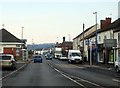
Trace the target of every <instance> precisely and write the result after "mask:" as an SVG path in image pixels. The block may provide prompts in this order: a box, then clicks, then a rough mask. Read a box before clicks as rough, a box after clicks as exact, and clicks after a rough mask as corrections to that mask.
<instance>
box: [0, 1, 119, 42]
mask: <svg viewBox="0 0 120 88" xmlns="http://www.w3.org/2000/svg"><path fill="white" fill-rule="evenodd" d="M88 1H89V2H88ZM118 1H119V0H109V1H105V0H100V1H96V0H91V1H90V0H20V1H19V0H0V19H1V21H0V25H1V26H0V29H2V24H4V25H5V27H4V28H5V29H7V30H8V31H9V32H11V33H12V34H14V35H15V36H16V37H18V38H20V39H21V30H22V28H21V27H24V29H23V32H24V36H23V37H24V38H25V39H27V40H28V42H27V43H28V44H31V43H32V42H34V43H37V44H40V43H55V42H56V41H58V42H62V37H63V36H65V37H66V40H67V41H68V40H71V41H72V39H73V38H74V37H76V36H77V35H78V34H80V33H81V32H82V24H83V23H84V24H85V29H86V28H88V27H90V26H92V25H94V24H95V15H94V14H93V12H95V11H97V13H98V18H97V20H98V23H100V20H101V19H103V20H104V19H105V18H106V17H112V21H114V20H116V19H117V18H118Z"/></svg>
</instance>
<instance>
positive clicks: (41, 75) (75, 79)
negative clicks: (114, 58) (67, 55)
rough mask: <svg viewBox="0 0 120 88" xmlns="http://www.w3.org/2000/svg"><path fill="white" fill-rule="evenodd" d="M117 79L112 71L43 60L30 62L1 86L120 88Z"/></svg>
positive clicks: (3, 81) (119, 81)
mask: <svg viewBox="0 0 120 88" xmlns="http://www.w3.org/2000/svg"><path fill="white" fill-rule="evenodd" d="M43 58H44V57H43ZM112 74H114V75H112ZM119 78H120V75H117V74H116V73H114V72H113V71H104V70H98V69H97V70H96V69H93V68H92V69H90V68H88V67H86V66H84V65H80V64H68V63H67V61H60V60H56V59H53V60H45V58H44V60H43V63H33V62H31V63H29V64H28V65H27V66H25V67H24V68H22V69H20V70H19V71H16V72H15V73H13V74H11V75H9V76H8V77H6V78H5V79H3V80H2V85H3V86H21V87H23V86H24V87H28V86H29V87H31V86H32V87H33V86H34V87H35V86H40V87H41V86H47V87H48V86H52V87H53V86H57V87H58V86H62V88H67V87H70V86H71V87H73V88H76V87H79V88H120V80H119ZM71 87H70V88H71Z"/></svg>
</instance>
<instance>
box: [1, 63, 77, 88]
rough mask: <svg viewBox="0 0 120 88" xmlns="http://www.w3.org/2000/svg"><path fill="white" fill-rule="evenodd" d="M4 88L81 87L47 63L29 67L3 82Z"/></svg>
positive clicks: (34, 64) (33, 64) (32, 64)
mask: <svg viewBox="0 0 120 88" xmlns="http://www.w3.org/2000/svg"><path fill="white" fill-rule="evenodd" d="M2 86H79V85H78V84H76V83H74V82H73V81H71V80H69V79H68V78H66V77H65V76H63V75H61V74H60V73H58V72H57V71H56V70H55V69H53V68H51V67H50V66H49V65H48V63H47V61H43V63H29V65H27V67H25V68H24V69H21V70H19V71H17V72H16V73H14V74H12V75H11V76H9V77H7V78H5V79H3V80H2Z"/></svg>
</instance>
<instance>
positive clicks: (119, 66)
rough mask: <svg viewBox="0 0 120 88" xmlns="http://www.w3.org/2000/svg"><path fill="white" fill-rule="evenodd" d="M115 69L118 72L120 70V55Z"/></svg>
mask: <svg viewBox="0 0 120 88" xmlns="http://www.w3.org/2000/svg"><path fill="white" fill-rule="evenodd" d="M115 70H116V72H120V57H118V59H117V60H116V61H115Z"/></svg>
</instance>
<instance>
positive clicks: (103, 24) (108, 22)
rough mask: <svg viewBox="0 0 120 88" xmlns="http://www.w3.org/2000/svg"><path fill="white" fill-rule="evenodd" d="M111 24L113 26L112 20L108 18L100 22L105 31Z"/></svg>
mask: <svg viewBox="0 0 120 88" xmlns="http://www.w3.org/2000/svg"><path fill="white" fill-rule="evenodd" d="M109 24H111V18H106V19H105V20H101V21H100V28H101V29H104V28H105V27H106V26H108V25H109Z"/></svg>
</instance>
